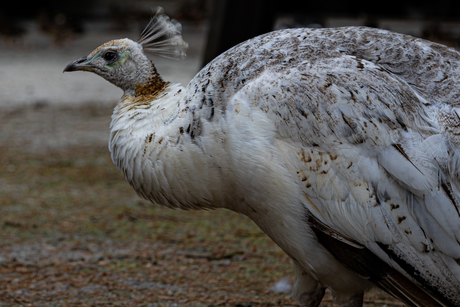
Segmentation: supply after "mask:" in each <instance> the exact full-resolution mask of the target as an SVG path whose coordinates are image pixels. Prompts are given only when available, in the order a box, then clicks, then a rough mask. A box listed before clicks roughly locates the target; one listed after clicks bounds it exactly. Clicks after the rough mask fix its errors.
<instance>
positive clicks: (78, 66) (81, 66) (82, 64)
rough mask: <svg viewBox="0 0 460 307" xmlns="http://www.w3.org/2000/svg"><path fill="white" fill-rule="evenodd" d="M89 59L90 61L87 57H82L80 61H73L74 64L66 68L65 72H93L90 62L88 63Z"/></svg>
mask: <svg viewBox="0 0 460 307" xmlns="http://www.w3.org/2000/svg"><path fill="white" fill-rule="evenodd" d="M87 59H88V58H87V57H82V58H79V59H78V60H75V61H73V62H72V63H70V64H69V65H67V66H66V67H65V68H64V71H63V72H66V71H77V70H86V71H89V70H91V68H92V66H91V64H90V63H89V62H87Z"/></svg>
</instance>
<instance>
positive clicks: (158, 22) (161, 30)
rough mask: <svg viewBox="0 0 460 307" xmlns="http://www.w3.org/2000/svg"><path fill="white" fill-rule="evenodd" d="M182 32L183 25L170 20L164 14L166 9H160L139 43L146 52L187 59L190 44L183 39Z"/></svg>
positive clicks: (142, 34) (143, 32)
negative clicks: (186, 53) (186, 54)
mask: <svg viewBox="0 0 460 307" xmlns="http://www.w3.org/2000/svg"><path fill="white" fill-rule="evenodd" d="M181 31H182V26H181V24H180V23H179V22H178V21H177V20H175V19H170V18H169V17H168V16H166V15H165V14H164V9H163V8H162V7H158V8H157V10H156V12H155V15H154V16H153V17H152V19H150V22H149V24H148V25H147V27H145V29H144V31H142V33H141V37H140V38H139V40H138V41H137V42H138V43H139V44H141V45H142V48H143V50H144V52H148V53H152V54H154V55H159V56H162V57H166V58H173V59H177V58H179V59H182V58H184V57H185V52H186V50H187V48H188V44H187V43H186V42H185V41H184V40H183V39H182V36H181Z"/></svg>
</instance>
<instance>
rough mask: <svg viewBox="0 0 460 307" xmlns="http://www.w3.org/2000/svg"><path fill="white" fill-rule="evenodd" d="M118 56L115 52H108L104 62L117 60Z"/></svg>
mask: <svg viewBox="0 0 460 307" xmlns="http://www.w3.org/2000/svg"><path fill="white" fill-rule="evenodd" d="M116 56H117V54H116V53H114V52H110V51H109V52H107V53H106V54H104V60H106V61H112V60H113V59H115V57H116Z"/></svg>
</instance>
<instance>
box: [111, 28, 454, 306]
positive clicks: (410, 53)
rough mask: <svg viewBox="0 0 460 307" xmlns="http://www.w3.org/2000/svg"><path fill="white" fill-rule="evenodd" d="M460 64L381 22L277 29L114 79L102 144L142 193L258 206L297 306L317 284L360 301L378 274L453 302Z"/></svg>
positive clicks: (195, 205)
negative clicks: (163, 77)
mask: <svg viewBox="0 0 460 307" xmlns="http://www.w3.org/2000/svg"><path fill="white" fill-rule="evenodd" d="M459 64H460V55H459V53H457V52H456V51H454V50H451V49H448V48H447V47H444V46H441V45H438V44H434V43H430V42H427V41H423V40H419V39H415V38H411V37H408V36H404V35H400V34H395V33H391V32H388V31H382V30H375V29H367V28H341V29H291V30H283V31H278V32H273V33H269V34H266V35H264V36H261V37H257V38H254V39H252V40H250V41H248V42H245V43H243V44H240V45H239V46H236V47H234V48H232V49H231V50H229V51H228V52H226V53H224V54H223V55H221V56H219V57H218V58H216V59H215V60H214V61H213V62H211V63H210V64H208V65H207V66H206V67H205V68H203V70H201V71H200V73H198V74H197V76H196V77H195V78H194V79H193V80H192V81H191V82H190V84H189V85H188V86H187V87H186V88H184V87H182V86H180V85H177V84H166V85H164V87H161V86H158V88H160V89H159V90H158V91H156V92H155V95H153V96H152V97H153V98H152V99H149V100H147V101H141V100H140V98H142V97H141V96H142V95H141V96H139V97H140V98H139V97H137V96H136V95H127V94H126V93H127V92H129V91H125V95H124V96H123V98H122V99H121V100H120V102H119V104H118V105H117V107H116V108H115V111H114V114H113V116H112V124H111V135H110V143H109V147H110V150H111V152H112V158H113V160H114V162H115V164H116V165H117V166H118V167H119V169H120V170H122V171H123V173H124V175H125V178H126V179H127V181H128V182H129V183H130V184H131V185H132V186H133V187H134V189H135V190H136V191H137V192H138V194H139V195H141V196H142V197H145V198H147V199H149V200H151V201H153V202H155V203H159V204H162V205H165V206H169V207H174V208H181V209H199V208H228V209H231V210H234V211H236V212H239V213H242V214H245V215H247V216H249V217H250V218H251V219H252V220H254V221H255V222H256V223H257V225H259V226H260V228H261V229H262V230H263V231H264V232H265V233H267V234H268V235H269V236H270V237H271V238H272V239H273V240H274V241H275V242H276V243H277V244H278V245H279V246H280V247H281V248H282V249H283V250H284V251H285V252H286V253H287V254H288V255H289V256H290V257H291V258H292V259H293V262H294V266H295V270H296V284H295V289H294V296H295V297H296V298H299V299H301V301H303V304H304V305H305V306H317V305H318V304H319V302H320V300H321V297H322V294H324V287H328V288H330V289H331V290H332V291H333V294H334V296H335V299H336V302H337V303H339V304H343V305H344V306H360V305H361V304H362V293H363V292H364V291H365V290H367V289H369V288H370V287H371V286H372V285H373V284H374V285H378V286H380V287H382V288H383V289H385V290H386V291H388V292H390V293H392V294H393V295H396V296H398V297H399V298H401V299H402V300H404V301H405V302H406V303H407V304H410V305H413V306H458V305H460V260H459V259H460V243H459V242H460V207H459V203H460V199H459V195H460V191H459V190H460V182H459V174H460V173H459V162H458V161H459V154H458V150H459V144H460V141H459V137H458V135H459V133H460V130H459V129H460V118H459V116H458V113H457V106H458V105H459V104H460V92H459V90H458V84H459V82H460V68H459ZM145 97H146V96H145ZM145 97H144V98H145ZM318 299H319V300H318Z"/></svg>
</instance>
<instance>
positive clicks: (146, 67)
mask: <svg viewBox="0 0 460 307" xmlns="http://www.w3.org/2000/svg"><path fill="white" fill-rule="evenodd" d="M131 80H133V81H134V82H132V83H127V84H123V85H122V86H120V87H121V88H122V89H123V91H124V95H123V97H127V98H130V99H135V100H137V101H139V102H141V101H144V102H145V101H152V100H155V99H156V97H157V96H158V95H159V94H160V93H162V92H163V91H164V90H165V88H166V87H167V86H168V85H169V82H166V81H164V80H163V78H162V77H161V76H160V74H159V73H158V71H157V69H156V68H155V65H154V64H153V63H152V61H150V60H148V59H145V61H144V62H141V63H140V64H139V63H138V64H137V67H136V69H135V76H133V78H132V79H131ZM122 99H123V98H122Z"/></svg>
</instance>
